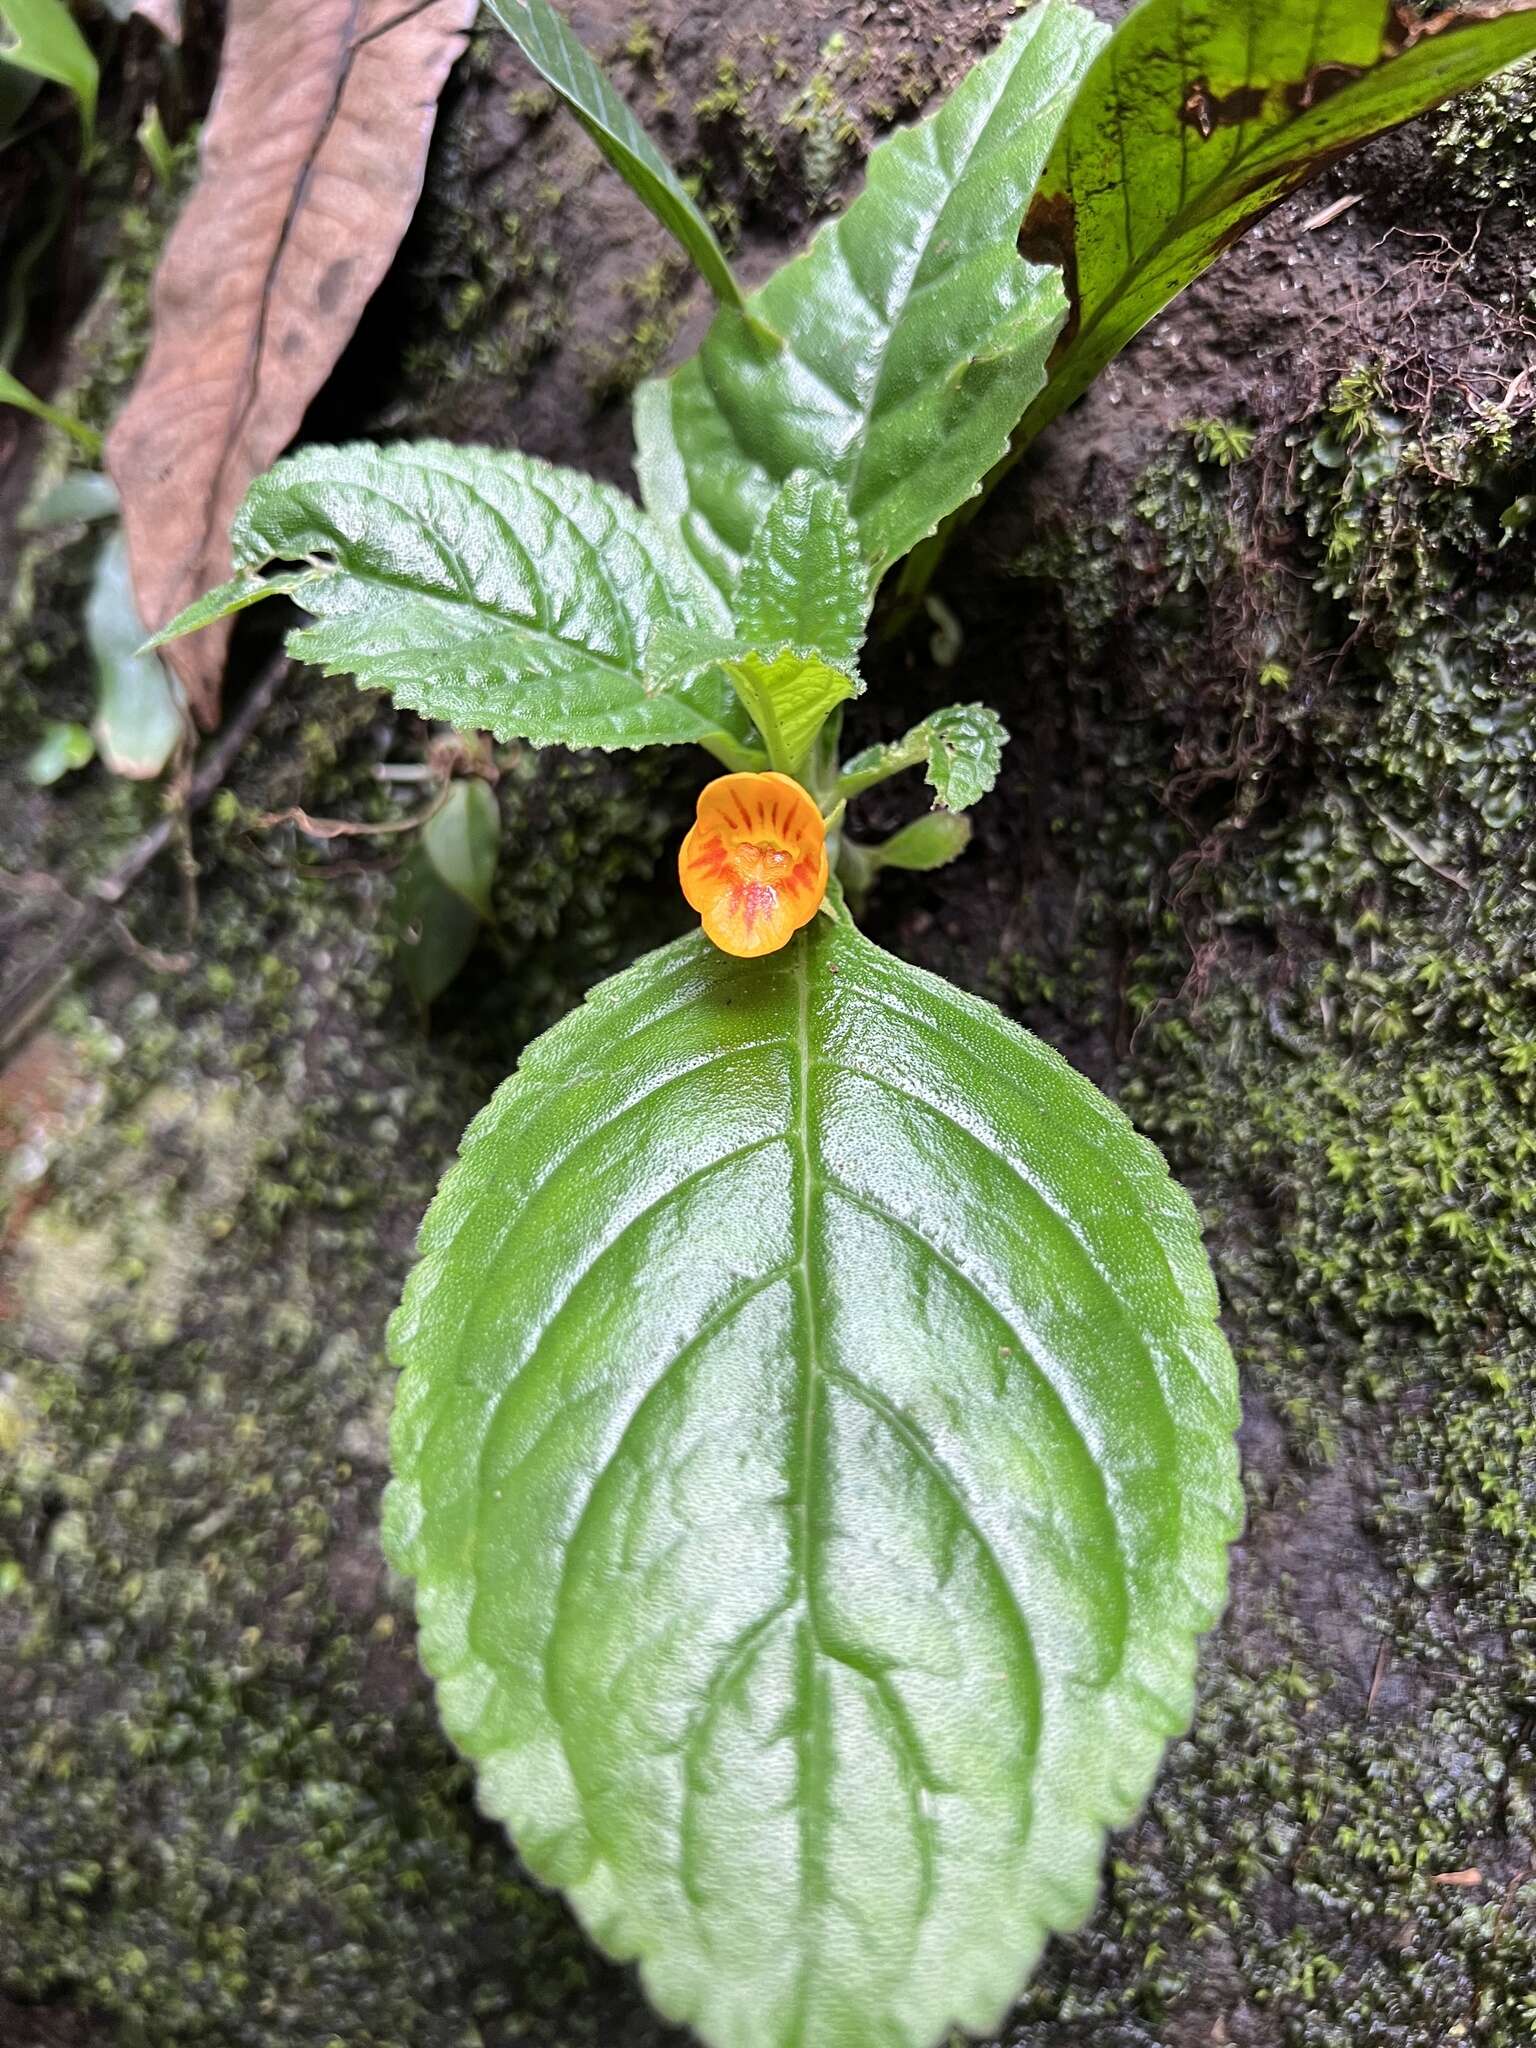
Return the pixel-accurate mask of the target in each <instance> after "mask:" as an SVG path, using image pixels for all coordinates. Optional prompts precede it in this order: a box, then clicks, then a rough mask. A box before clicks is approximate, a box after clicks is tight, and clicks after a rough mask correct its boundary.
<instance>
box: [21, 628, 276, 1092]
mask: <svg viewBox="0 0 1536 2048" xmlns="http://www.w3.org/2000/svg"><path fill="white" fill-rule="evenodd" d="M288 672H289V662H288V657H287V656H286V655H285V654H280V655H276V656H274V657H273V659H272V660H271V661H270V662H269V663H268V664H267V666H266V667H265V668H264V669H263V670H262V671H261V673H260V675H259V676H257V678H256V680H255V682H254V683H253V684H252V685H251V687H250V689H249V691H248V692H247V693H246V697H245V701H244V703H243V704H242V705H241V706H240V709H239V710H238V711H237V712H236V713H235V716H234V717H233V718H232V719H231V720H230V722H229V724H228V725H226V726H225V728H224V730H223V731H222V732H221V733H220V734H219V736H218V738H217V739H216V740H215V741H214V743H213V745H212V746H211V747H210V748H209V749H208V751H207V753H206V754H205V755H204V757H203V760H202V763H201V764H200V766H199V767H198V768H197V770H196V771H195V773H194V774H193V775H192V777H191V779H190V780H189V782H188V783H187V784H186V786H185V788H184V789H183V791H182V792H181V794H180V801H179V802H177V803H175V805H174V806H167V809H166V812H165V815H164V816H163V817H162V818H160V819H158V820H157V821H156V822H155V824H153V825H152V826H151V827H150V829H149V830H148V831H147V832H146V833H145V834H144V836H143V837H142V838H141V839H138V840H136V841H135V842H134V844H133V845H132V846H131V847H130V848H129V850H128V852H127V853H126V854H124V856H123V858H122V859H121V860H120V861H119V862H118V863H117V865H116V867H114V868H111V869H109V870H108V872H107V873H106V874H104V875H103V876H101V877H100V879H99V880H97V881H95V882H93V883H91V884H90V885H89V887H88V889H87V890H86V891H85V895H84V898H83V900H81V901H79V902H77V903H76V905H75V908H74V911H73V912H72V914H71V916H70V918H69V921H68V922H67V923H66V925H65V926H64V928H63V930H62V931H61V932H60V933H59V935H58V937H57V938H56V939H55V940H54V942H53V944H52V945H51V946H49V947H48V949H47V951H46V952H45V953H44V954H43V956H42V958H41V959H40V960H37V961H35V962H34V963H33V965H32V966H31V967H29V968H28V969H27V970H26V971H25V972H24V973H23V974H22V975H21V976H20V977H19V979H18V980H17V982H16V984H15V985H14V987H12V988H10V989H7V990H5V991H4V992H3V993H0V1058H3V1057H6V1056H8V1055H9V1054H10V1053H11V1052H12V1051H13V1050H14V1048H15V1047H16V1046H17V1045H19V1044H20V1043H21V1041H22V1039H24V1038H25V1037H26V1036H27V1034H28V1032H30V1031H31V1030H32V1028H33V1027H34V1025H36V1024H38V1023H39V1022H41V1020H42V1019H43V1018H44V1017H45V1016H46V1015H47V1014H48V1012H49V1010H51V1009H52V1007H53V1005H54V1003H55V1002H56V1001H57V1000H58V998H59V995H60V994H61V993H62V991H63V990H64V988H65V987H66V986H67V985H68V983H69V980H70V978H71V976H72V975H74V974H76V973H78V972H79V971H80V969H81V968H83V967H86V966H88V965H89V964H90V962H91V961H92V960H94V959H95V957H96V955H97V954H98V953H99V952H100V950H101V948H102V947H103V945H105V944H106V943H107V942H108V941H109V940H110V939H111V938H112V936H113V934H114V931H115V930H116V920H115V919H114V917H113V915H112V913H113V912H114V911H115V909H116V907H117V905H118V904H119V903H121V902H122V900H123V898H124V897H125V896H126V895H127V894H128V891H129V890H130V889H131V888H132V887H133V885H134V884H135V882H137V881H138V879H139V877H140V876H141V875H142V874H143V873H144V871H145V870H146V869H147V868H149V867H151V866H153V864H154V862H155V861H157V860H158V859H159V857H160V855H161V854H162V853H164V851H165V849H166V848H167V847H168V846H169V845H170V844H171V843H172V841H173V840H174V839H175V838H176V835H177V832H178V829H179V828H180V826H181V824H182V821H183V820H184V819H186V818H189V817H190V816H191V815H192V814H193V813H194V812H196V811H200V810H201V809H202V807H203V806H204V804H206V803H207V802H208V800H209V798H210V797H212V796H213V795H214V794H215V792H216V791H217V790H219V789H220V788H222V786H223V783H224V778H225V777H226V776H227V775H228V773H229V771H230V769H231V768H232V767H233V765H234V762H235V758H236V756H237V755H238V754H239V753H240V752H241V750H242V748H243V747H244V746H245V744H246V742H247V741H248V740H249V739H250V737H251V735H252V733H254V732H255V730H256V728H257V726H258V725H259V724H260V723H261V721H262V719H263V718H264V717H265V715H266V713H267V711H268V709H269V708H270V706H271V703H272V700H273V698H274V697H275V696H276V695H277V693H278V691H279V689H280V688H281V687H282V684H283V681H284V679H285V678H286V676H287V675H288Z"/></svg>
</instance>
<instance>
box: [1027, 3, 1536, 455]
mask: <svg viewBox="0 0 1536 2048" xmlns="http://www.w3.org/2000/svg"><path fill="white" fill-rule="evenodd" d="M1533 50H1536V0H1512V4H1510V5H1506V6H1504V7H1502V8H1500V9H1497V10H1495V9H1493V8H1490V7H1486V6H1473V7H1468V8H1466V9H1464V10H1460V11H1452V10H1447V11H1445V12H1442V13H1439V14H1436V15H1433V16H1431V17H1429V18H1428V19H1414V18H1412V16H1411V15H1410V14H1409V11H1408V10H1407V9H1406V8H1403V7H1398V6H1388V5H1386V4H1384V0H1375V4H1372V5H1364V4H1361V0H1143V4H1142V5H1141V6H1139V7H1136V8H1133V9H1132V11H1131V13H1130V14H1128V15H1127V16H1126V18H1125V20H1124V21H1123V22H1122V23H1121V24H1120V26H1119V28H1117V29H1116V30H1115V33H1114V35H1113V36H1112V37H1111V39H1110V41H1109V43H1108V44H1107V45H1106V47H1105V48H1104V50H1103V51H1102V52H1101V54H1100V55H1099V57H1098V59H1097V61H1096V62H1095V63H1094V65H1093V67H1092V69H1091V70H1090V71H1089V73H1088V75H1087V77H1086V78H1085V79H1084V81H1083V86H1082V90H1081V91H1080V92H1079V94H1078V96H1077V98H1076V100H1075V101H1074V102H1073V105H1072V111H1071V114H1070V116H1069V117H1068V119H1067V121H1066V123H1065V125H1064V127H1063V128H1062V131H1061V135H1060V138H1059V140H1058V141H1057V143H1056V146H1055V148H1054V150H1053V151H1052V153H1051V159H1050V162H1049V163H1048V165H1047V166H1046V169H1045V173H1044V176H1043V177H1042V178H1041V180H1040V188H1039V191H1038V193H1037V194H1036V196H1035V199H1034V203H1033V205H1032V206H1031V208H1030V212H1029V218H1028V221H1027V223H1026V225H1025V231H1024V240H1023V246H1024V248H1025V250H1026V252H1027V253H1028V254H1030V255H1031V256H1034V257H1035V258H1037V259H1038V260H1039V261H1040V262H1044V263H1060V264H1063V265H1064V266H1065V270H1066V275H1067V278H1068V281H1069V287H1070V291H1071V298H1072V316H1071V322H1070V325H1069V327H1068V330H1067V337H1066V339H1065V341H1064V342H1063V344H1062V346H1061V348H1060V349H1059V350H1058V352H1057V355H1056V357H1055V358H1054V359H1053V361H1052V364H1051V377H1050V383H1049V384H1048V386H1047V387H1046V389H1045V391H1044V392H1043V393H1042V394H1041V395H1040V397H1039V398H1037V399H1036V400H1035V402H1034V404H1033V405H1032V407H1031V408H1030V411H1029V414H1028V416H1027V418H1026V419H1025V422H1024V425H1023V429H1022V431H1021V434H1020V437H1019V445H1020V446H1023V445H1026V444H1027V443H1028V442H1029V441H1030V440H1031V439H1033V437H1034V435H1035V434H1037V433H1038V432H1039V431H1040V429H1041V428H1042V427H1043V426H1044V425H1045V424H1046V423H1047V422H1048V421H1049V420H1052V419H1054V418H1055V417H1056V416H1057V415H1058V414H1059V413H1060V412H1062V411H1063V410H1064V409H1065V407H1067V406H1068V405H1070V404H1071V403H1072V401H1073V400H1074V399H1075V398H1077V397H1078V396H1079V395H1080V394H1081V393H1082V392H1083V391H1085V390H1086V389H1087V387H1088V385H1089V384H1090V383H1092V381H1093V379H1094V378H1095V377H1096V376H1097V375H1098V373H1099V371H1100V370H1101V369H1102V368H1103V367H1104V365H1105V364H1106V363H1107V362H1109V361H1110V359H1111V358H1112V357H1113V356H1115V355H1117V354H1118V353H1119V351H1120V350H1121V349H1122V348H1124V347H1125V345H1126V343H1127V342H1128V341H1129V340H1130V339H1131V338H1132V336H1133V335H1135V334H1136V333H1137V332H1138V331H1139V330H1140V329H1141V328H1142V327H1144V326H1145V325H1146V323H1147V321H1148V320H1150V319H1151V318H1152V316H1153V315H1154V314H1155V313H1157V312H1159V311H1160V310H1161V309H1162V307H1164V306H1166V305H1167V304H1168V302H1169V300H1170V299H1172V298H1175V297H1176V296H1177V295H1178V293H1180V292H1181V291H1183V289H1184V288H1185V286H1186V285H1188V284H1190V283H1192V282H1193V281H1194V279H1195V278H1197V277H1198V276H1199V275H1200V273H1201V272H1202V271H1203V270H1205V269H1206V268H1207V267H1208V266H1209V265H1210V264H1211V263H1213V262H1214V261H1215V259H1216V257H1217V256H1219V255H1220V253H1221V251H1222V250H1223V249H1226V248H1229V247H1230V246H1231V244H1232V243H1233V242H1234V241H1235V240H1237V238H1238V237H1239V236H1240V235H1241V234H1242V233H1243V232H1244V230H1245V229H1246V228H1247V227H1248V226H1250V225H1251V223H1252V222H1253V221H1255V220H1257V219H1258V218H1259V216H1260V215H1261V214H1264V213H1267V212H1268V211H1269V209H1270V208H1271V207H1272V206H1274V205H1275V204H1276V202H1277V201H1279V200H1281V199H1283V198H1284V197H1285V196H1286V194H1287V193H1289V192H1293V191H1294V190H1295V189H1296V187H1297V186H1298V185H1300V184H1302V183H1303V182H1304V181H1305V180H1306V179H1307V178H1309V177H1311V176H1313V174H1314V173H1315V172H1317V171H1318V170H1320V169H1321V168H1322V167H1323V166H1325V165H1327V164H1330V163H1332V162H1334V161H1335V160H1336V159H1337V158H1338V157H1339V155H1340V154H1341V153H1342V152H1343V151H1345V150H1347V149H1352V148H1354V147H1355V146H1356V145H1357V144H1359V143H1362V142H1366V141H1368V140H1369V139H1370V138H1371V137H1372V136H1376V135H1381V134H1383V133H1385V132H1386V131H1387V130H1388V129H1390V128H1396V127H1398V126H1399V125H1400V124H1401V123H1402V122H1404V121H1410V120H1412V119H1413V118H1414V116H1415V115H1418V114H1422V113H1424V112H1425V111H1426V110H1427V109H1428V108H1430V107H1433V106H1436V105H1438V103H1439V102H1440V101H1441V100H1443V99H1446V98H1447V97H1449V95H1450V94H1452V93H1457V92H1461V91H1463V90H1464V89H1465V88H1466V87H1468V86H1471V85H1476V84H1477V83H1479V82H1480V81H1481V80H1482V79H1485V78H1487V77H1488V76H1489V75H1490V74H1491V73H1493V72H1495V71H1497V70H1499V69H1501V68H1502V67H1503V66H1504V65H1506V64H1511V63H1514V62H1515V61H1516V60H1517V59H1519V58H1521V57H1525V56H1528V55H1529V54H1530V53H1531V52H1532V51H1533Z"/></svg>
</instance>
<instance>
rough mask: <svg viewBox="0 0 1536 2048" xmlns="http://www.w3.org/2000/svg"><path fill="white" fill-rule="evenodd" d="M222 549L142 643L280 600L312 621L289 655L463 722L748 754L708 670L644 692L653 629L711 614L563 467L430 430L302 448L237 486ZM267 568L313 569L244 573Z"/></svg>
mask: <svg viewBox="0 0 1536 2048" xmlns="http://www.w3.org/2000/svg"><path fill="white" fill-rule="evenodd" d="M231 547H232V552H233V557H234V565H235V569H236V572H237V573H236V576H235V578H234V580H233V582H231V583H229V584H228V585H225V586H224V587H223V589H222V590H221V591H219V592H215V593H212V594H211V595H210V597H209V598H206V599H201V600H199V601H198V602H197V603H196V604H194V605H192V606H190V607H189V608H188V610H187V611H186V612H184V613H182V615H181V616H180V617H179V618H177V619H174V620H173V621H172V622H171V624H170V626H169V627H167V628H166V630H165V632H164V633H162V634H161V635H160V636H159V638H160V639H162V640H163V639H166V638H168V637H171V636H173V635H175V634H176V633H178V632H184V631H188V630H190V629H191V627H192V626H194V625H206V624H207V623H208V621H209V619H210V617H213V616H222V615H223V613H225V612H229V611H235V610H238V609H240V608H242V607H243V606H245V605H247V604H250V603H252V602H254V601H256V599H257V598H259V597H262V596H267V595H273V594H284V595H290V596H293V597H295V598H297V599H299V600H300V601H301V602H302V603H303V605H304V607H305V609H306V610H308V611H310V612H312V613H313V614H314V617H315V623H314V624H313V625H309V626H304V627H301V628H300V629H299V630H298V631H297V632H295V633H293V634H291V635H290V636H289V640H288V645H289V648H290V650H291V651H292V652H293V654H294V655H295V656H296V657H297V658H298V659H299V660H301V661H308V662H313V663H314V665H315V666H316V667H317V668H322V669H324V670H325V671H326V672H327V674H330V675H351V676H356V678H357V680H358V681H359V682H360V683H362V684H365V685H366V686H368V687H370V688H377V689H384V690H388V691H389V692H390V694H391V695H392V696H393V697H394V698H395V700H396V701H397V702H398V703H400V704H405V705H408V706H410V707H411V708H412V709H413V710H417V711H420V712H422V713H423V714H424V715H425V716H426V717H428V718H440V719H443V720H445V721H447V722H448V723H449V724H451V725H454V726H457V727H459V728H460V730H462V731H477V730H478V731H486V732H493V733H495V734H496V736H497V737H498V738H499V739H527V740H532V741H533V743H534V744H535V745H536V746H551V745H557V744H563V745H566V746H572V747H648V746H674V745H681V744H683V743H684V742H687V741H697V742H698V743H699V744H700V745H701V746H704V747H708V748H709V749H710V750H711V751H712V752H713V753H715V754H717V755H718V756H719V758H720V759H722V760H724V761H726V762H728V763H729V764H730V765H732V766H737V765H749V764H750V761H751V759H753V758H755V757H754V756H753V755H752V753H751V739H752V729H751V725H750V723H749V721H748V720H747V717H746V714H745V713H744V712H743V711H742V709H741V707H740V705H739V704H738V703H737V701H736V699H735V697H734V695H733V693H732V692H731V690H730V688H729V687H728V685H727V684H726V682H725V679H724V678H723V677H722V676H720V675H718V674H717V673H716V672H714V671H706V672H705V673H704V674H703V675H701V676H700V677H698V678H697V679H696V680H695V681H693V682H692V683H691V684H689V685H687V686H685V687H683V688H679V689H677V690H671V691H668V692H667V693H666V694H664V695H656V696H647V695H646V692H645V685H644V682H643V680H642V676H643V668H644V662H645V654H646V649H647V647H648V646H649V644H650V640H651V637H652V635H653V634H654V633H655V631H656V629H657V628H658V626H661V625H663V624H672V625H681V626H686V627H706V626H707V627H719V626H720V625H721V624H723V623H727V621H726V618H725V614H724V610H723V607H722V606H721V605H720V602H719V600H718V598H717V597H716V596H715V594H714V592H713V591H712V590H711V589H710V588H709V585H708V584H707V582H706V581H705V580H704V579H703V578H702V577H701V576H699V575H698V573H697V572H696V571H695V570H694V569H693V568H691V566H690V565H689V564H688V563H687V561H686V560H685V559H684V558H683V556H682V555H681V553H680V551H678V550H677V549H675V548H674V547H673V546H672V545H671V543H670V542H669V541H668V539H667V538H666V536H665V535H664V534H663V533H662V532H661V530H660V529H659V528H658V527H657V526H656V525H655V523H654V522H653V521H651V520H650V519H648V518H647V517H646V515H645V513H643V512H642V511H641V510H640V508H639V506H638V505H636V504H635V503H634V502H633V500H631V499H629V498H626V497H625V496H624V494H623V492H622V491H616V490H614V489H612V488H611V487H610V486H609V485H607V484H600V483H595V482H593V480H592V479H591V478H590V477H586V476H581V475H578V474H577V473H576V472H575V471H574V470H568V469H557V468H555V467H554V466H553V465H551V464H550V463H547V462H540V461H538V460H536V459H535V458H534V457H533V456H529V455H519V454H512V453H497V452H493V451H491V450H489V449H483V448H453V447H449V446H448V445H447V444H446V443H443V442H437V441H424V442H418V443H413V444H411V445H409V446H399V447H390V448H376V447H372V446H368V445H365V444H359V445H357V446H354V447H348V448H306V449H304V450H303V451H302V453H300V454H298V455H295V456H292V457H290V458H289V459H288V460H287V461H285V462H280V463H278V464H277V465H276V467H275V468H273V469H271V470H269V471H268V472H267V474H266V475H265V476H263V477H258V478H257V480H256V482H255V483H254V484H252V486H251V488H250V491H249V493H248V494H247V496H246V499H245V503H244V504H243V505H242V506H241V508H240V510H239V512H238V513H237V515H236V517H235V523H234V529H233V532H232V534H231ZM268 562H295V563H297V562H303V563H308V564H309V565H310V568H311V569H312V570H313V569H323V570H326V571H328V573H324V574H318V575H314V574H308V573H304V572H300V573H299V574H297V575H287V576H280V577H278V578H275V579H273V581H272V582H271V583H270V584H268V585H266V586H264V587H263V586H256V585H253V584H252V583H251V581H250V577H251V575H252V574H253V573H254V572H255V571H256V570H258V569H261V568H262V567H264V566H265V565H266V564H267V563H268ZM241 572H244V573H243V574H242V573H241Z"/></svg>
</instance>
